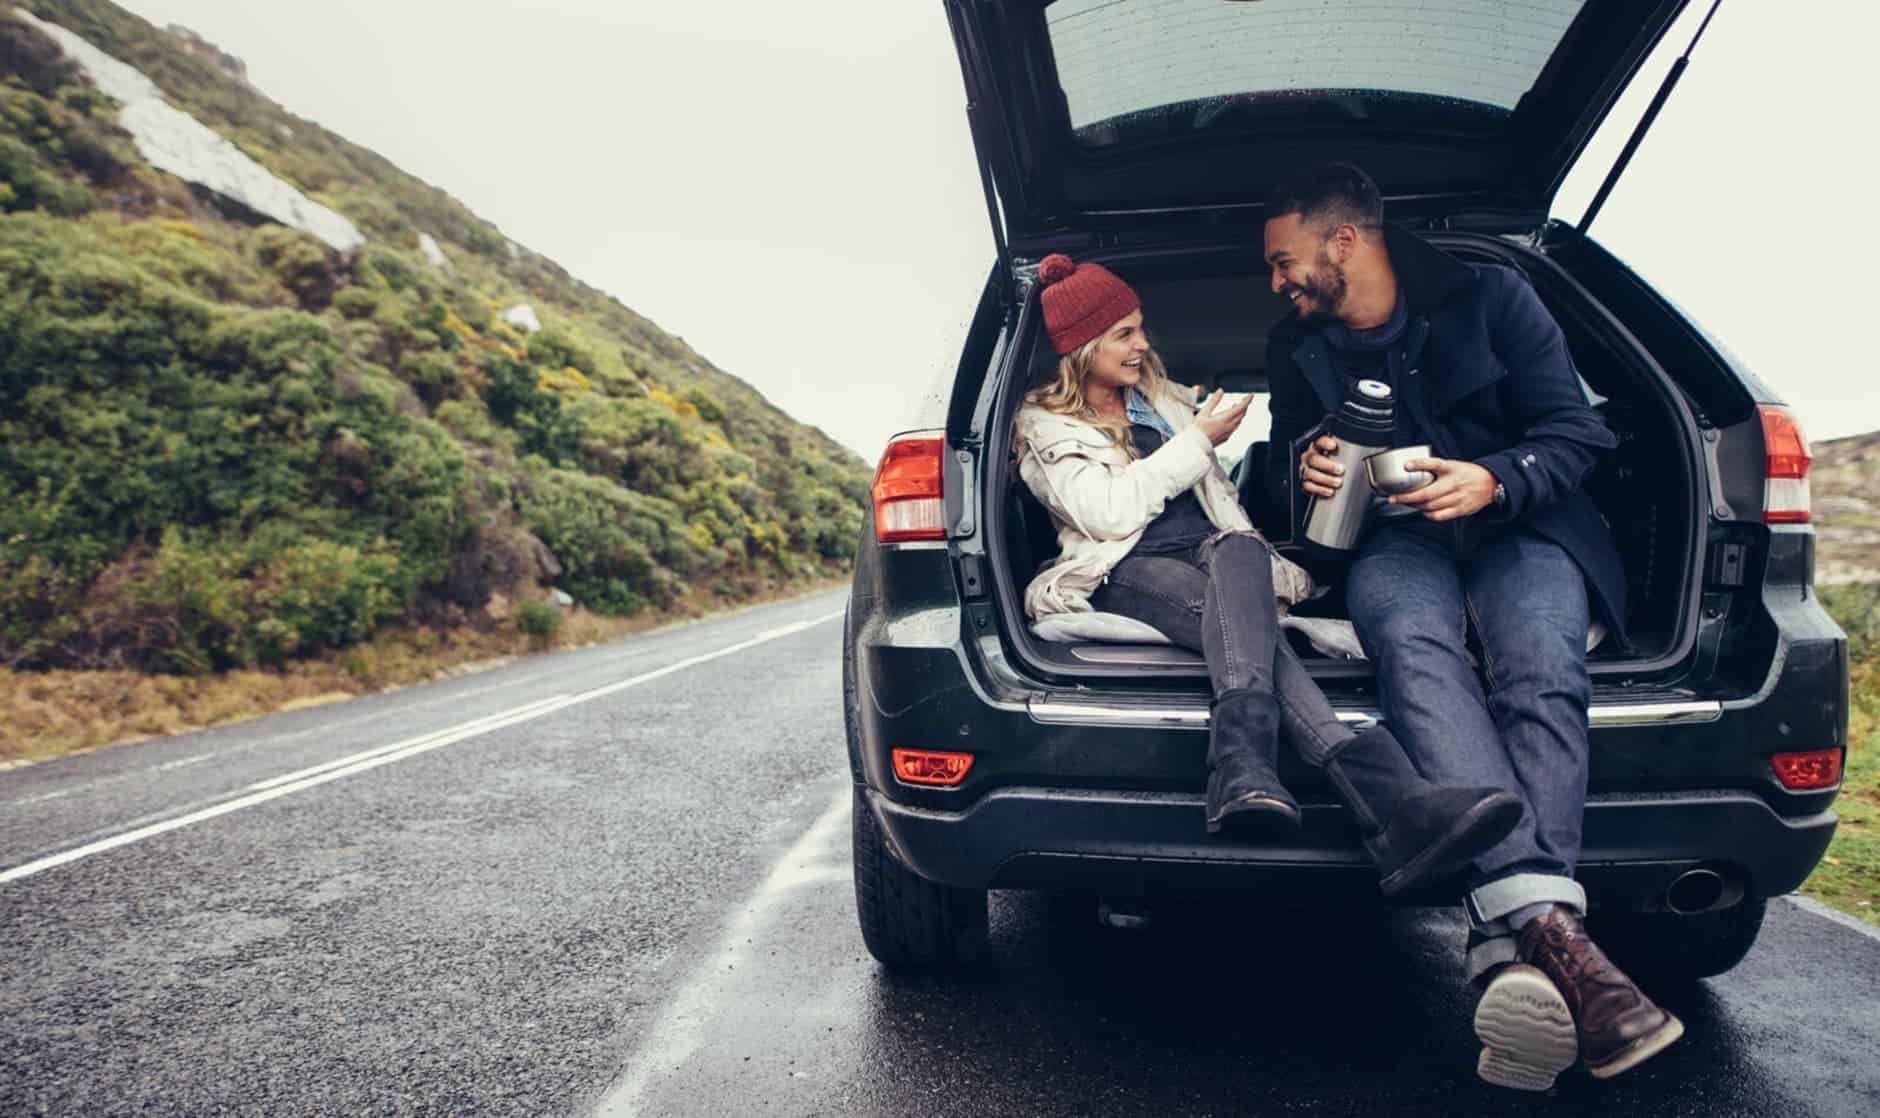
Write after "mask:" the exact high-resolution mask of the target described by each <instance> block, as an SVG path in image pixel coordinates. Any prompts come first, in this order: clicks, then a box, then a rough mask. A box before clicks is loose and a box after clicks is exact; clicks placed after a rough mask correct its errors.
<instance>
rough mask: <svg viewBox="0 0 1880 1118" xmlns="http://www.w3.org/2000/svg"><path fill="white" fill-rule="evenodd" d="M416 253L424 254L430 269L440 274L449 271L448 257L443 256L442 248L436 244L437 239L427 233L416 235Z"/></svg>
mask: <svg viewBox="0 0 1880 1118" xmlns="http://www.w3.org/2000/svg"><path fill="white" fill-rule="evenodd" d="M418 251H419V252H421V253H423V254H424V258H425V260H427V261H429V262H430V264H431V267H433V268H436V269H437V270H438V271H440V272H448V271H450V257H448V256H445V255H444V247H443V246H442V245H440V244H438V243H437V238H436V237H433V236H431V234H429V233H420V234H418Z"/></svg>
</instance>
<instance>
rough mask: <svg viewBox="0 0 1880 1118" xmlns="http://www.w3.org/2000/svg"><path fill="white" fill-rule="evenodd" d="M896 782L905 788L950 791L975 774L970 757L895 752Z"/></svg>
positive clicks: (935, 753) (911, 751)
mask: <svg viewBox="0 0 1880 1118" xmlns="http://www.w3.org/2000/svg"><path fill="white" fill-rule="evenodd" d="M893 753H894V778H895V779H896V780H899V781H900V782H901V783H903V784H936V785H939V786H941V787H943V788H951V787H953V786H954V785H956V784H958V783H959V782H960V781H962V780H965V779H966V774H967V773H968V772H971V771H972V767H973V755H972V754H970V753H943V752H940V751H938V750H933V749H896V750H894V751H893Z"/></svg>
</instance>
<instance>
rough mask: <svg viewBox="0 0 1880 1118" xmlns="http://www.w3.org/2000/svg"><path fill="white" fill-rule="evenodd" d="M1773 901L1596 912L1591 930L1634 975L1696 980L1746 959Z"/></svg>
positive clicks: (1589, 919) (1588, 920) (1590, 919)
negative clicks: (1686, 910)
mask: <svg viewBox="0 0 1880 1118" xmlns="http://www.w3.org/2000/svg"><path fill="white" fill-rule="evenodd" d="M1768 907H1769V903H1768V902H1767V901H1765V900H1763V899H1762V898H1760V897H1758V898H1754V899H1745V900H1741V901H1738V902H1737V903H1736V904H1733V905H1731V906H1730V907H1729V908H1720V909H1718V910H1717V911H1715V912H1699V913H1695V914H1693V915H1690V916H1680V915H1678V914H1677V913H1675V912H1595V913H1592V914H1590V915H1588V916H1587V918H1586V930H1587V932H1588V933H1590V934H1591V935H1592V937H1593V941H1594V942H1595V943H1597V944H1599V946H1600V947H1602V948H1603V949H1605V952H1606V954H1607V955H1609V956H1611V957H1612V961H1613V962H1615V963H1617V964H1619V968H1620V969H1621V970H1623V971H1625V972H1626V973H1627V974H1630V975H1631V976H1632V977H1634V978H1640V979H1656V980H1658V981H1661V982H1695V981H1696V980H1697V979H1700V978H1712V977H1714V976H1716V975H1719V974H1722V973H1724V972H1725V971H1727V970H1729V969H1730V968H1731V967H1734V966H1736V965H1737V964H1738V963H1740V962H1742V961H1743V956H1745V955H1747V954H1749V949H1750V948H1751V947H1753V946H1755V943H1756V935H1757V933H1758V932H1760V931H1762V923H1763V915H1764V913H1765V912H1767V911H1768Z"/></svg>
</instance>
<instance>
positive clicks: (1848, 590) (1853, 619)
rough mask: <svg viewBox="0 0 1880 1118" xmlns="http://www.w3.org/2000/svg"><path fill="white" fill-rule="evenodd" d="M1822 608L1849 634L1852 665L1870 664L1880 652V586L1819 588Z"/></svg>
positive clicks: (1846, 585)
mask: <svg viewBox="0 0 1880 1118" xmlns="http://www.w3.org/2000/svg"><path fill="white" fill-rule="evenodd" d="M1816 593H1818V594H1819V595H1820V596H1821V604H1822V606H1823V608H1825V609H1826V610H1827V611H1828V612H1829V613H1830V614H1832V615H1833V617H1834V620H1835V622H1836V623H1837V624H1839V625H1840V626H1841V628H1842V629H1843V630H1845V631H1846V633H1847V658H1848V661H1849V662H1850V663H1856V664H1858V663H1866V662H1870V661H1872V660H1873V659H1874V654H1875V653H1876V652H1880V582H1848V583H1839V584H1837V585H1834V586H1821V587H1817V588H1816Z"/></svg>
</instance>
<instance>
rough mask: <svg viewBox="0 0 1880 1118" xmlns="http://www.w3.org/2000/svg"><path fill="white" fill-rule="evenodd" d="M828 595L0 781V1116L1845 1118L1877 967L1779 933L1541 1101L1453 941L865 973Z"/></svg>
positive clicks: (1271, 924)
mask: <svg viewBox="0 0 1880 1118" xmlns="http://www.w3.org/2000/svg"><path fill="white" fill-rule="evenodd" d="M841 605H842V599H841V596H840V595H824V596H819V597H816V598H811V599H804V600H801V601H798V602H793V603H784V604H780V605H776V606H769V607H763V608H761V609H756V610H751V611H748V612H746V613H743V614H739V615H734V616H731V617H726V618H720V619H717V620H714V621H710V622H704V623H699V624H695V625H687V626H682V627H678V628H674V629H670V630H664V631H661V632H657V633H651V634H645V635H642V636H639V637H635V638H632V639H630V640H627V641H623V642H620V643H618V644H615V645H610V646H606V647H603V648H596V649H585V650H579V651H571V652H565V653H559V654H556V655H554V656H549V657H540V658H534V659H530V660H525V661H521V662H518V663H515V664H511V665H508V666H506V667H504V668H501V669H497V670H495V671H492V672H487V673H484V674H481V675H477V676H472V677H465V678H463V679H457V680H451V681H446V682H443V683H439V684H434V685H430V686H427V687H420V688H412V689H409V690H406V691H401V692H396V693H392V694H389V695H383V696H375V697H373V698H370V699H364V700H359V701H356V702H353V703H348V704H344V705H341V706H336V707H331V708H323V709H320V710H314V711H300V712H296V713H293V714H289V715H282V716H278V717H275V718H270V719H264V720H259V721H256V722H252V723H246V724H243V725H241V726H235V727H228V728H225V729H222V730H217V731H211V732H208V733H203V734H194V735H188V736H185V737H181V738H175V739H169V740H166V741H162V742H151V743H145V744H142V745H137V746H131V747H124V748H119V749H112V750H105V751H101V752H99V753H95V754H91V755H87V756H83V757H75V758H69V759H66V760H63V761H58V762H52V763H48V764H43V765H36V766H32V767H30V768H26V769H18V770H13V771H9V772H0V945H4V950H3V951H0V1115H7V1116H9V1118H10V1116H12V1115H24V1114H78V1115H94V1114H96V1115H109V1114H128V1113H153V1114H189V1115H194V1114H221V1113H226V1114H269V1115H281V1114H366V1113H372V1114H379V1113H403V1114H450V1115H482V1114H490V1115H497V1114H503V1115H508V1114H527V1115H535V1114H570V1115H582V1114H599V1115H625V1114H641V1115H743V1114H778V1115H896V1116H900V1115H913V1116H918V1115H935V1116H940V1115H947V1116H956V1115H1087V1114H1102V1115H1138V1114H1140V1115H1164V1114H1184V1115H1229V1114H1258V1115H1264V1114H1288V1115H1291V1114H1325V1115H1334V1114H1340V1115H1342V1114H1431V1115H1435V1114H1465V1113H1466V1114H1499V1113H1508V1114H1532V1113H1558V1114H1607V1113H1637V1114H1664V1115H1673V1114H1677V1115H1683V1114H1691V1115H1698V1114H1703V1115H1711V1114H1719V1115H1721V1114H1743V1115H1790V1114H1794V1115H1841V1114H1874V1113H1880V1010H1877V1009H1876V1008H1875V1007H1876V1006H1880V939H1877V938H1875V937H1874V936H1872V935H1871V934H1867V933H1863V932H1861V931H1858V930H1855V929H1852V928H1850V927H1847V926H1845V925H1843V924H1841V923H1837V922H1835V921H1832V920H1829V919H1826V918H1824V917H1822V916H1820V915H1817V914H1815V913H1814V912H1811V911H1807V910H1804V909H1803V908H1801V907H1798V906H1796V905H1794V904H1792V903H1790V902H1787V901H1778V902H1776V903H1774V904H1772V906H1771V910H1770V917H1769V923H1768V924H1767V926H1766V927H1765V929H1764V932H1763V937H1762V940H1761V942H1760V943H1759V944H1758V946H1757V948H1756V950H1755V951H1754V952H1752V954H1751V955H1750V957H1749V959H1748V960H1747V961H1746V962H1745V963H1744V964H1743V965H1742V966H1741V967H1739V968H1738V969H1737V970H1736V971H1734V972H1732V973H1731V974H1729V975H1727V976H1724V977H1722V978H1719V979H1714V980H1711V981H1710V982H1707V983H1704V984H1701V985H1698V986H1695V987H1690V988H1686V989H1683V990H1667V991H1654V992H1655V993H1659V994H1661V995H1662V1000H1663V1001H1664V1002H1665V1003H1666V1004H1667V1005H1668V1006H1670V1007H1671V1008H1673V1009H1674V1010H1675V1011H1676V1012H1678V1013H1679V1014H1680V1015H1681V1016H1682V1017H1683V1018H1684V1021H1685V1024H1686V1026H1687V1029H1688V1032H1687V1035H1686V1037H1685V1039H1684V1040H1683V1041H1682V1042H1680V1043H1679V1044H1678V1045H1677V1046H1676V1047H1674V1048H1673V1049H1672V1050H1671V1051H1669V1052H1668V1053H1666V1054H1665V1055H1664V1056H1662V1057H1659V1058H1658V1059H1656V1060H1654V1061H1652V1062H1651V1063H1649V1064H1646V1065H1645V1066H1643V1067H1642V1068H1640V1069H1639V1070H1637V1071H1635V1072H1632V1073H1629V1074H1628V1075H1626V1076H1624V1077H1622V1078H1620V1079H1618V1080H1614V1081H1611V1082H1607V1083H1597V1084H1596V1083H1594V1082H1593V1081H1592V1080H1590V1079H1588V1078H1587V1077H1586V1076H1585V1075H1584V1073H1582V1072H1578V1071H1574V1072H1569V1073H1568V1074H1567V1075H1566V1076H1564V1077H1563V1078H1562V1081H1561V1083H1560V1085H1559V1086H1558V1087H1557V1088H1556V1089H1555V1091H1554V1092H1552V1093H1551V1094H1550V1095H1547V1096H1539V1097H1536V1096H1528V1095H1519V1094H1513V1093H1509V1092H1504V1091H1499V1090H1496V1089H1494V1088H1489V1087H1486V1086H1483V1085H1481V1084H1479V1083H1477V1082H1476V1080H1475V1078H1474V1074H1473V1066H1474V1058H1475V1045H1474V1041H1473V1038H1472V1036H1471V1035H1470V1032H1469V1026H1468V1021H1469V1011H1470V1009H1471V1002H1470V999H1469V989H1468V987H1467V985H1466V983H1465V982H1464V981H1463V979H1462V977H1461V974H1460V971H1459V965H1458V962H1457V960H1456V957H1455V955H1456V952H1455V945H1456V941H1457V940H1458V938H1459V936H1460V926H1459V924H1458V923H1457V922H1456V918H1455V917H1454V916H1453V915H1452V914H1450V913H1446V912H1436V911H1404V912H1386V911H1358V912H1342V913H1337V912H1334V913H1327V912H1320V911H1308V910H1283V909H1280V910H1275V909H1266V910H1261V909H1202V908H1195V907H1185V908H1175V909H1169V910H1164V911H1160V912H1158V914H1157V919H1156V922H1155V923H1154V924H1153V925H1152V926H1151V928H1149V929H1148V930H1147V931H1143V932H1136V933H1129V932H1120V931H1116V930H1113V929H1108V928H1103V927H1099V926H1098V925H1097V924H1096V922H1095V920H1094V919H1093V911H1092V909H1091V907H1089V906H1087V905H1081V904H1077V903H1071V902H1053V901H1049V900H1047V899H1045V898H1042V897H1039V896H1035V895H1030V894H998V895H995V897H994V901H993V922H994V923H993V954H992V958H991V961H990V964H989V966H988V967H987V968H986V970H985V972H984V973H983V974H982V975H980V976H978V977H977V978H975V979H973V980H971V981H955V982H952V983H940V982H935V981H931V980H909V979H900V978H895V977H893V976H890V975H888V974H886V973H885V972H883V971H882V970H881V969H880V968H879V967H878V966H877V965H876V964H875V963H874V962H873V961H872V960H870V959H869V958H868V957H867V955H866V952H865V951H864V950H863V948H862V945H861V940H860V937H859V935H858V934H857V932H856V930H855V922H854V909H853V899H852V894H851V887H850V883H849V876H848V822H849V817H848V805H849V801H848V789H847V785H846V780H847V777H846V769H845V765H844V762H843V751H842V739H841V717H840V709H839V702H840V677H839V664H838V655H839V644H840V640H839V626H838V624H837V622H836V620H835V615H836V614H837V613H839V611H840V609H841ZM127 836H128V837H129V838H130V839H131V841H124V840H125V838H126V837H127ZM114 844H116V845H114ZM74 854H77V855H78V856H76V857H73V856H72V855H74ZM61 859H69V860H61Z"/></svg>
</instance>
